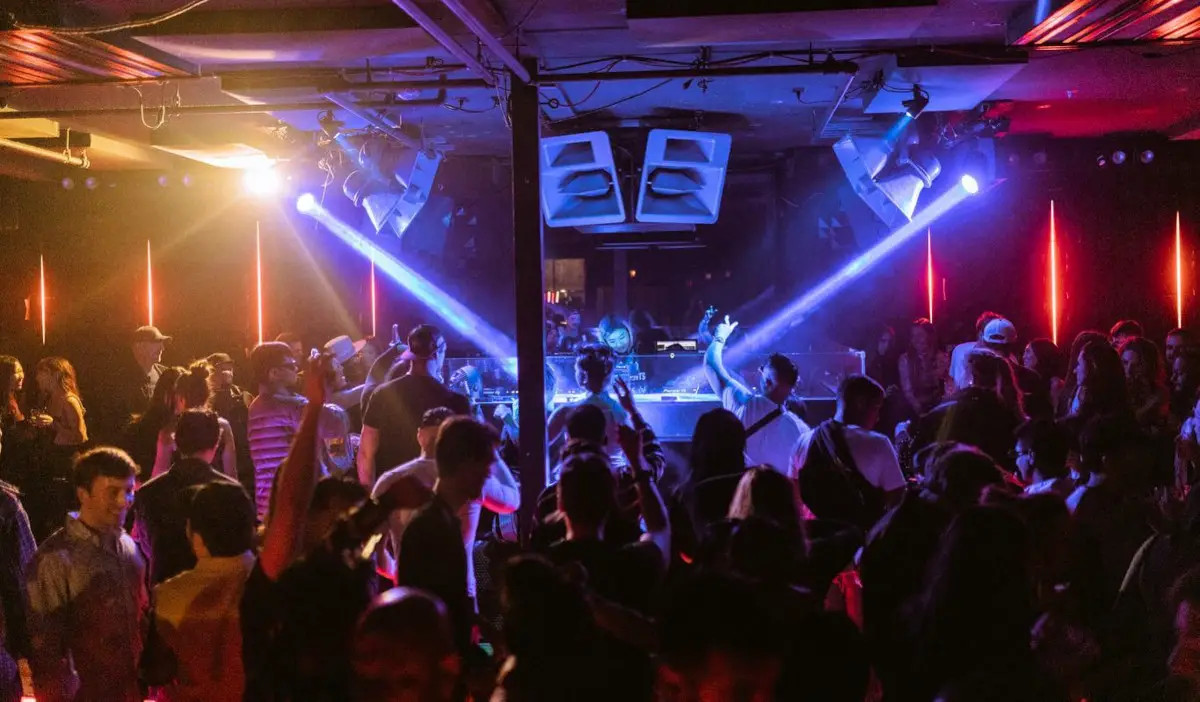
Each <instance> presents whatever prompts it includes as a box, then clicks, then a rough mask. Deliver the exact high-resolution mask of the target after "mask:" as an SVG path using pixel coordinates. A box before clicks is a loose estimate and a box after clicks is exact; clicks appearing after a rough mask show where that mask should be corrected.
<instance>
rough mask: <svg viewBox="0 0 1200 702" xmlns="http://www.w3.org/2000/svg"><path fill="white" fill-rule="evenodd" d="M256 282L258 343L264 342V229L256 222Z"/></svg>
mask: <svg viewBox="0 0 1200 702" xmlns="http://www.w3.org/2000/svg"><path fill="white" fill-rule="evenodd" d="M254 282H255V292H256V299H257V302H258V343H259V344H262V342H263V287H262V230H261V228H260V227H259V223H258V222H255V223H254Z"/></svg>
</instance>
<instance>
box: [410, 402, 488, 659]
mask: <svg viewBox="0 0 1200 702" xmlns="http://www.w3.org/2000/svg"><path fill="white" fill-rule="evenodd" d="M499 444H500V437H499V435H498V434H497V433H496V431H495V430H494V429H492V428H491V427H490V426H488V425H486V424H482V423H480V422H477V421H475V420H473V419H470V418H469V417H453V418H451V419H449V420H447V421H446V422H445V423H443V424H442V427H441V429H439V430H438V438H437V445H436V446H435V448H434V453H435V456H436V459H437V470H438V480H437V483H435V485H434V488H433V498H432V499H430V501H429V502H428V503H426V504H425V506H423V507H421V508H420V509H419V510H417V513H416V514H415V515H413V518H412V521H410V522H409V523H408V527H407V528H406V529H405V530H404V537H403V539H402V540H401V542H400V553H401V558H400V562H399V563H398V564H397V568H396V584H397V585H401V586H406V587H415V588H420V589H422V590H425V591H427V592H429V593H431V594H434V595H437V596H438V597H439V598H440V599H441V600H442V601H443V602H444V603H445V604H446V609H447V610H449V612H450V621H451V625H452V631H453V637H454V644H455V647H456V648H457V649H458V652H459V654H460V655H461V656H463V658H464V659H467V660H469V659H470V658H471V657H472V656H471V651H472V644H471V626H472V621H473V619H474V614H475V607H474V605H473V604H472V602H471V599H470V597H469V595H468V591H467V565H468V560H467V551H466V549H465V548H464V546H463V531H462V524H461V523H460V522H459V519H458V513H459V511H460V510H462V509H463V508H464V507H465V506H466V505H467V504H468V503H469V502H471V501H473V500H480V499H482V497H483V488H484V485H486V484H487V480H488V478H489V477H490V476H491V474H492V464H493V463H494V462H495V460H496V449H497V447H498V446H499Z"/></svg>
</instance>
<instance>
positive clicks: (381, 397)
mask: <svg viewBox="0 0 1200 702" xmlns="http://www.w3.org/2000/svg"><path fill="white" fill-rule="evenodd" d="M435 407H449V408H450V409H451V410H454V412H455V414H469V413H470V412H471V402H470V401H469V400H468V399H467V398H466V396H465V395H460V394H459V393H456V392H452V391H450V390H447V389H446V386H444V385H442V384H441V382H439V381H438V380H437V379H436V378H432V377H430V376H427V375H412V374H409V375H405V376H401V377H399V378H396V379H395V380H392V381H388V382H386V383H384V384H383V385H380V386H379V388H378V389H377V390H376V391H375V392H374V394H372V395H371V400H370V404H368V405H367V411H366V414H365V415H363V426H368V427H372V428H374V429H377V430H379V449H378V451H377V452H376V453H375V472H376V474H377V475H378V474H380V473H383V471H386V470H390V469H392V468H395V467H396V466H398V465H401V464H403V463H407V462H409V461H411V460H412V459H414V458H416V457H417V456H420V455H421V447H420V446H419V445H418V444H417V428H418V427H419V426H420V425H421V415H423V414H425V412H426V411H428V410H431V409H433V408H435Z"/></svg>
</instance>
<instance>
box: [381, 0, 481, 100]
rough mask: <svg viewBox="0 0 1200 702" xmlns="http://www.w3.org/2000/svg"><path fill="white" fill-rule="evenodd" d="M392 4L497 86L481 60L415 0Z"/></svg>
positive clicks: (396, 1)
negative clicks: (439, 24) (455, 39)
mask: <svg viewBox="0 0 1200 702" xmlns="http://www.w3.org/2000/svg"><path fill="white" fill-rule="evenodd" d="M392 2H393V3H394V4H395V5H396V7H399V8H400V9H401V10H404V11H405V12H407V13H408V16H409V17H412V18H413V21H414V22H416V23H417V24H419V25H421V29H424V30H425V31H426V32H427V33H428V34H429V36H431V37H433V39H434V41H436V42H437V43H439V44H441V45H442V48H443V49H445V50H446V51H449V52H450V53H451V55H453V56H454V58H456V59H458V60H459V61H462V62H463V63H464V64H465V65H466V66H467V68H470V69H471V70H472V71H475V72H476V73H478V74H479V75H480V77H482V78H483V80H484V81H485V82H486V83H487V84H488V85H489V86H491V85H495V84H496V77H495V76H493V75H492V72H491V71H489V70H488V69H486V68H484V67H483V64H481V63H479V60H478V59H476V58H475V57H474V56H472V55H471V54H470V53H469V52H468V51H467V50H466V49H464V48H463V47H462V45H461V44H459V43H458V42H457V41H454V37H452V36H450V35H449V34H447V33H446V30H444V29H442V28H441V27H440V26H438V23H437V22H434V21H433V18H432V17H430V16H429V15H427V14H425V11H424V10H422V9H421V8H420V7H419V6H418V5H417V3H416V2H414V1H413V0H392Z"/></svg>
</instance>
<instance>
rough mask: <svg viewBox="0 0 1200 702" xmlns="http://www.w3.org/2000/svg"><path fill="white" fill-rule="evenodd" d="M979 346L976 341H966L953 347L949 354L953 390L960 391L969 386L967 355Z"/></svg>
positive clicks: (969, 374)
mask: <svg viewBox="0 0 1200 702" xmlns="http://www.w3.org/2000/svg"><path fill="white" fill-rule="evenodd" d="M978 346H979V342H978V341H968V342H966V343H962V344H959V345H958V346H955V347H954V351H952V352H951V353H950V379H951V380H953V381H954V389H955V390H962V389H963V388H965V387H967V386H969V385H970V384H971V373H970V371H969V370H968V369H967V354H969V353H971V352H972V351H974V350H975V349H976V348H977V347H978Z"/></svg>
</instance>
